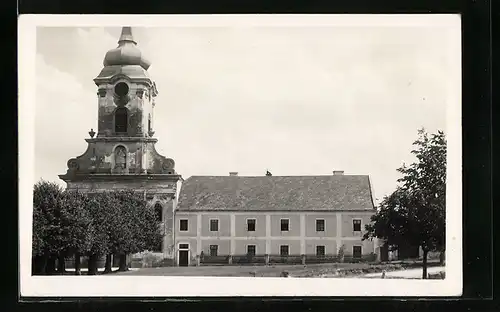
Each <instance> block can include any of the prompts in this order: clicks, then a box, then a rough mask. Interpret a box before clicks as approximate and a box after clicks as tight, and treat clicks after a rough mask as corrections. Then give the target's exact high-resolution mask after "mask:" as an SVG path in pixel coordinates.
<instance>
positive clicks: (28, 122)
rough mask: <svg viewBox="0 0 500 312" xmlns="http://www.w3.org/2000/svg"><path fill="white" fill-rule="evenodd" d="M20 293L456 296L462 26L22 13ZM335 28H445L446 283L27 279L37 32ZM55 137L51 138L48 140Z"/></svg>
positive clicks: (393, 18) (381, 18)
mask: <svg viewBox="0 0 500 312" xmlns="http://www.w3.org/2000/svg"><path fill="white" fill-rule="evenodd" d="M18 23H19V27H18V29H19V39H18V40H19V46H18V49H19V50H18V51H19V54H18V55H19V56H18V57H19V59H18V61H19V65H18V66H19V110H18V113H19V117H18V118H19V123H18V124H19V132H18V137H19V240H20V242H19V243H20V245H19V246H20V247H19V256H20V267H19V274H20V292H21V296H27V297H39V296H41V297H47V296H52V297H55V296H57V297H89V296H99V297H106V296H132V297H137V296H143V297H151V296H165V297H192V296H208V297H210V296H419V297H421V296H459V295H461V293H462V147H461V55H460V51H461V33H460V31H461V20H460V16H459V15H451V14H448V15H444V14H443V15H441V14H433V15H430V14H429V15H425V14H411V15H381V14H380V15H347V14H346V15H148V16H141V15H111V16H110V15H106V16H105V15H22V16H20V18H19V20H18ZM125 24H126V26H143V27H222V26H239V27H252V26H296V27H310V26H316V27H317V26H337V27H341V26H344V27H353V26H366V25H375V24H376V26H380V27H447V28H449V29H450V40H452V42H451V43H450V45H449V49H450V53H449V55H450V57H453V62H454V64H455V67H454V68H453V70H455V75H454V76H453V77H455V79H453V80H450V81H448V82H443V83H447V84H448V90H450V91H449V94H448V97H447V99H448V103H447V104H448V108H447V129H446V134H447V140H448V151H447V164H448V165H447V192H446V203H447V206H446V221H447V222H446V247H447V248H446V278H445V279H444V280H403V279H401V280H396V279H362V278H352V279H343V278H299V279H295V278H288V279H284V278H267V277H266V278H260V277H169V276H152V277H145V276H109V275H108V276H64V277H62V276H31V247H30V246H31V235H32V227H31V224H32V203H33V185H34V183H35V179H34V176H33V172H34V159H35V154H34V146H35V144H34V143H35V142H34V124H35V122H34V116H35V113H36V106H35V103H36V97H35V89H36V81H35V68H36V66H35V54H36V52H35V51H36V27H37V26H59V27H64V26H66V27H90V26H93V27H97V26H98V27H104V26H108V27H111V26H113V27H120V26H124V25H125ZM54 139H57V138H54Z"/></svg>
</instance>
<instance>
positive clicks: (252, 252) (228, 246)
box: [174, 171, 378, 266]
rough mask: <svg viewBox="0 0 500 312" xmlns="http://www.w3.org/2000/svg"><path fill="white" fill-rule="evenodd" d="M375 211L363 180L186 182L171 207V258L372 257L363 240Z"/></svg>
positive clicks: (186, 261)
mask: <svg viewBox="0 0 500 312" xmlns="http://www.w3.org/2000/svg"><path fill="white" fill-rule="evenodd" d="M374 213H375V206H374V203H373V197H372V189H371V184H370V179H369V177H368V176H366V175H344V174H343V172H341V171H335V172H333V174H332V175H324V176H271V175H266V176H257V177H255V176H254V177H249V176H238V175H237V174H236V173H232V174H231V175H230V176H193V177H190V178H188V179H186V180H185V181H184V182H183V183H182V187H181V189H180V195H179V201H178V204H177V206H176V209H175V233H174V237H175V250H176V251H175V255H176V263H177V264H178V265H181V266H187V265H197V264H200V262H203V260H204V258H208V259H211V258H212V259H214V258H215V259H217V258H218V261H219V262H225V261H226V259H227V262H228V263H231V262H233V261H235V259H237V261H242V259H243V261H245V260H246V259H248V258H247V257H248V256H250V257H251V256H256V260H255V261H257V260H258V259H259V257H258V256H261V257H263V259H264V260H263V261H264V262H270V261H273V259H276V260H275V261H279V259H283V258H284V259H289V258H292V259H295V260H296V261H297V259H298V261H300V262H302V263H304V262H306V258H307V257H308V256H315V257H327V256H338V253H339V249H341V248H342V249H343V252H344V255H345V256H347V257H353V258H362V257H363V256H367V255H373V254H377V253H378V251H377V247H378V246H376V244H375V242H374V241H370V240H364V241H363V240H362V235H363V232H364V226H365V224H367V223H368V222H370V217H371V216H372V215H373V214H374Z"/></svg>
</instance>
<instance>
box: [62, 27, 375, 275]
mask: <svg viewBox="0 0 500 312" xmlns="http://www.w3.org/2000/svg"><path fill="white" fill-rule="evenodd" d="M150 65H151V62H150V61H149V60H148V59H147V58H145V57H144V55H143V54H142V53H141V51H140V50H139V48H138V46H137V42H136V41H135V40H134V37H133V35H132V28H131V27H123V28H122V32H121V36H120V38H119V40H118V47H116V48H114V49H111V50H109V51H108V52H107V53H106V55H105V57H104V62H103V68H102V70H101V72H100V73H99V75H98V76H97V77H96V78H95V79H94V82H95V84H96V86H97V101H98V128H97V131H94V130H93V129H91V131H90V132H89V136H90V137H89V138H86V139H85V141H86V142H87V144H88V146H87V149H86V151H85V152H84V153H83V154H82V155H80V156H77V157H75V158H71V159H69V160H68V162H67V166H68V169H67V172H66V173H65V174H63V175H60V176H59V177H60V178H61V179H62V180H63V181H65V182H66V184H67V189H70V190H79V191H83V192H99V191H104V190H113V189H133V190H136V191H140V192H142V193H144V195H145V197H146V198H147V201H148V204H149V205H150V206H151V207H154V209H155V210H157V211H158V212H161V213H158V215H159V216H160V218H161V222H162V228H163V229H164V239H163V244H162V246H158V250H155V251H154V252H157V253H161V255H162V257H163V258H165V259H169V260H172V261H173V263H175V264H176V265H179V266H191V265H202V264H210V263H219V264H233V263H243V262H245V261H247V262H248V261H251V262H259V261H260V262H262V263H275V262H280V261H285V260H286V259H288V260H290V259H294V260H293V261H296V262H297V263H302V264H305V263H308V262H309V261H312V260H311V259H313V258H314V261H317V259H318V258H327V256H337V255H338V253H339V250H340V249H342V254H343V255H345V256H347V257H352V258H355V259H361V258H363V257H365V256H369V255H370V256H373V255H378V254H380V252H379V250H380V246H378V245H377V242H376V241H363V240H362V239H361V238H362V234H363V229H364V226H365V224H367V223H368V222H370V217H371V216H372V215H373V214H375V212H376V209H375V205H374V202H373V191H372V184H371V181H370V178H369V176H368V175H345V174H344V172H343V171H333V172H332V174H328V175H321V176H273V175H272V174H271V173H270V172H267V174H265V175H262V176H253V177H250V176H239V175H238V173H236V172H232V173H229V175H228V176H192V177H189V178H187V179H186V180H185V181H184V179H183V178H182V177H181V175H180V174H179V173H177V171H176V170H175V162H174V160H173V159H171V158H168V157H167V156H164V155H160V154H159V153H158V152H157V151H156V149H155V144H156V143H157V142H158V140H157V139H156V138H155V137H154V134H155V131H154V109H155V105H156V103H155V98H156V96H157V95H158V90H157V88H156V84H155V82H154V80H153V79H152V78H151V77H150V75H149V73H148V68H149V67H150ZM308 257H309V258H311V259H309V258H308ZM284 259H285V260H284ZM288 260H287V261H288ZM290 261H291V260H290ZM287 263H288V262H287Z"/></svg>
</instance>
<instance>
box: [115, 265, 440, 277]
mask: <svg viewBox="0 0 500 312" xmlns="http://www.w3.org/2000/svg"><path fill="white" fill-rule="evenodd" d="M438 264H439V263H438V262H437V263H436V262H431V263H429V266H435V265H438ZM418 267H421V262H420V263H419V262H393V263H386V264H369V263H329V264H310V265H269V266H265V265H254V266H252V265H245V266H229V265H228V266H199V267H159V268H143V269H137V270H134V271H128V272H118V273H116V275H120V276H122V275H123V276H233V277H236V276H240V277H250V276H256V277H279V276H280V275H281V273H282V272H283V271H286V272H288V273H289V274H290V276H292V277H321V276H325V275H326V276H328V277H352V276H359V275H363V274H367V273H376V272H382V271H383V270H386V271H395V270H403V269H405V268H418ZM113 275H115V274H113Z"/></svg>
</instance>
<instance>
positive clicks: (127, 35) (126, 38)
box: [118, 26, 137, 44]
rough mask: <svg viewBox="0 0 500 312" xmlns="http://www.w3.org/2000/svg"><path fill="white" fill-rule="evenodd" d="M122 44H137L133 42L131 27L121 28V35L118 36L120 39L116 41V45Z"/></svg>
mask: <svg viewBox="0 0 500 312" xmlns="http://www.w3.org/2000/svg"><path fill="white" fill-rule="evenodd" d="M124 42H133V43H134V44H137V42H135V40H134V36H132V27H130V26H126V27H122V33H121V35H120V39H119V40H118V44H121V43H124Z"/></svg>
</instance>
